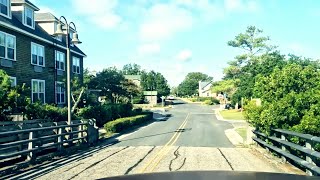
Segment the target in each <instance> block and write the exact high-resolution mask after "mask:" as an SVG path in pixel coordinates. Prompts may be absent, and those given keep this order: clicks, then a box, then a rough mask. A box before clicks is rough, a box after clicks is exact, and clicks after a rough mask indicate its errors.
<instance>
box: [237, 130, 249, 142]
mask: <svg viewBox="0 0 320 180" xmlns="http://www.w3.org/2000/svg"><path fill="white" fill-rule="evenodd" d="M236 131H237V133H238V134H239V135H240V136H241V137H242V138H243V140H246V139H247V129H246V128H237V129H236Z"/></svg>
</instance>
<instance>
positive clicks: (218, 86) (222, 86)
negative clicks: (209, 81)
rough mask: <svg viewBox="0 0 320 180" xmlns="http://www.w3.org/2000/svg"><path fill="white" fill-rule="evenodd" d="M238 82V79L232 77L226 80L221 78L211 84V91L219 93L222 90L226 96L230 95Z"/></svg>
mask: <svg viewBox="0 0 320 180" xmlns="http://www.w3.org/2000/svg"><path fill="white" fill-rule="evenodd" d="M238 83H239V80H238V79H236V80H233V79H228V80H222V81H218V82H215V83H213V85H212V89H211V91H212V92H215V93H220V92H224V93H227V94H228V97H232V95H233V94H234V92H235V91H236V90H237V84H238Z"/></svg>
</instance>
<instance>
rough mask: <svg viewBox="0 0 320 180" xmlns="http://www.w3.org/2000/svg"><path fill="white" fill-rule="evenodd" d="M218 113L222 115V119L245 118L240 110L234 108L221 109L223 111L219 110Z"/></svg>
mask: <svg viewBox="0 0 320 180" xmlns="http://www.w3.org/2000/svg"><path fill="white" fill-rule="evenodd" d="M220 114H221V116H222V117H223V119H227V120H245V118H244V117H243V114H242V112H241V111H239V110H236V109H232V110H223V111H220Z"/></svg>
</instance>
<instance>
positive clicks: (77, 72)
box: [72, 56, 81, 74]
mask: <svg viewBox="0 0 320 180" xmlns="http://www.w3.org/2000/svg"><path fill="white" fill-rule="evenodd" d="M73 59H78V60H79V73H78V72H77V71H76V72H74V71H73ZM72 72H73V73H75V74H81V66H80V58H78V57H75V56H73V57H72Z"/></svg>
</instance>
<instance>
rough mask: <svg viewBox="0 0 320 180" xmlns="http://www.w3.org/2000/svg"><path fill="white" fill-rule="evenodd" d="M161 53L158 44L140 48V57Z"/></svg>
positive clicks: (145, 45)
mask: <svg viewBox="0 0 320 180" xmlns="http://www.w3.org/2000/svg"><path fill="white" fill-rule="evenodd" d="M158 52H160V45H159V44H157V43H150V44H143V45H141V46H139V47H138V53H139V54H140V55H150V54H156V53H158Z"/></svg>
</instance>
